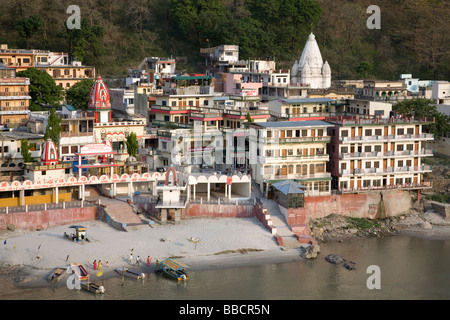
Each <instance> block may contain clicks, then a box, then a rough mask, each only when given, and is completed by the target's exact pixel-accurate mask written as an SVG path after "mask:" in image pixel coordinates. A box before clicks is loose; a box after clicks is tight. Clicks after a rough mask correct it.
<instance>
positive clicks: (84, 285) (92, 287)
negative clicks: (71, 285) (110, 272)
mask: <svg viewBox="0 0 450 320" xmlns="http://www.w3.org/2000/svg"><path fill="white" fill-rule="evenodd" d="M80 286H81V289H84V290H86V291H89V292H92V293H105V287H103V286H99V285H98V284H96V283H94V282H89V281H87V282H81V283H80Z"/></svg>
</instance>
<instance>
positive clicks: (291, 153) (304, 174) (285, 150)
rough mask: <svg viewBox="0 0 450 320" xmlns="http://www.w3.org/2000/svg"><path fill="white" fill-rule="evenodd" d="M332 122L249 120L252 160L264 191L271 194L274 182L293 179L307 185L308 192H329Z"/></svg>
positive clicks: (254, 175)
mask: <svg viewBox="0 0 450 320" xmlns="http://www.w3.org/2000/svg"><path fill="white" fill-rule="evenodd" d="M331 126H332V125H331V124H329V123H327V122H325V121H320V120H313V121H280V122H265V123H252V124H250V132H249V161H250V166H251V168H252V178H253V179H254V180H255V181H256V183H258V184H259V186H260V188H261V191H262V192H265V193H266V195H268V194H269V191H270V186H271V184H272V183H274V182H277V181H281V180H286V179H292V180H295V181H296V182H299V183H301V184H302V185H304V186H305V187H306V193H307V195H308V196H312V195H328V194H330V191H331V174H330V173H329V172H327V163H328V160H329V156H328V154H327V152H326V149H327V143H328V142H330V137H329V136H328V133H327V129H328V128H329V127H331Z"/></svg>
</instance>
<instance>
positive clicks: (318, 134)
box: [317, 129, 323, 137]
mask: <svg viewBox="0 0 450 320" xmlns="http://www.w3.org/2000/svg"><path fill="white" fill-rule="evenodd" d="M317 136H318V137H323V129H318V130H317Z"/></svg>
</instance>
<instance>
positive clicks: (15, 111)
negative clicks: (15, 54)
mask: <svg viewBox="0 0 450 320" xmlns="http://www.w3.org/2000/svg"><path fill="white" fill-rule="evenodd" d="M0 75H2V76H4V77H0V124H3V125H7V126H8V127H18V126H20V125H25V124H26V123H27V121H28V119H29V113H30V111H29V101H30V99H31V97H30V96H29V85H30V80H29V79H28V78H16V77H15V71H14V69H10V68H7V67H5V66H3V65H2V64H0Z"/></svg>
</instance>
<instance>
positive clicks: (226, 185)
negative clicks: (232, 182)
mask: <svg viewBox="0 0 450 320" xmlns="http://www.w3.org/2000/svg"><path fill="white" fill-rule="evenodd" d="M227 191H228V183H227V184H225V198H226V197H227Z"/></svg>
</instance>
